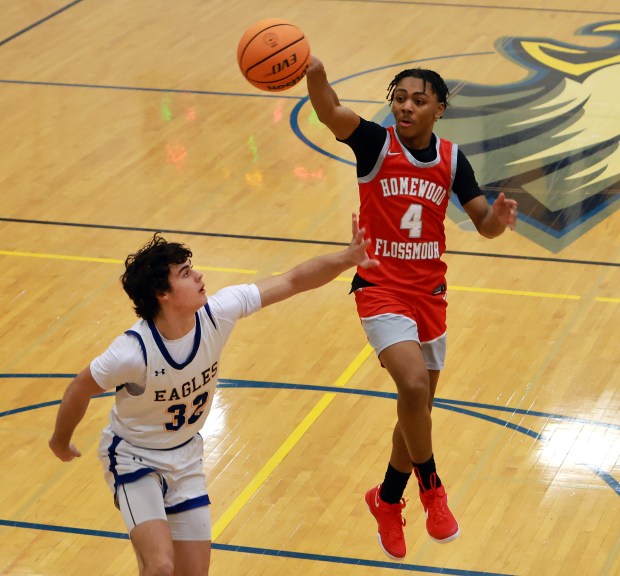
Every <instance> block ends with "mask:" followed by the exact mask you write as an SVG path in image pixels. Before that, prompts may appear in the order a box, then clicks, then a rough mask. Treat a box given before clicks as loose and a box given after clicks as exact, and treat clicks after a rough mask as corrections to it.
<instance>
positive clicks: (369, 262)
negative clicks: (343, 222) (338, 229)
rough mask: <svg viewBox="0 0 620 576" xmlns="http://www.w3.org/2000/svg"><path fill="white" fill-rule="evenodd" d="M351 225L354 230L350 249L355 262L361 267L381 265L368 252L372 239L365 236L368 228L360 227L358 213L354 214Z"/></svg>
mask: <svg viewBox="0 0 620 576" xmlns="http://www.w3.org/2000/svg"><path fill="white" fill-rule="evenodd" d="M351 226H352V230H353V239H352V240H351V244H350V246H349V251H350V252H351V255H352V257H353V260H354V262H355V263H356V264H357V265H358V266H360V267H361V268H374V267H375V266H379V260H375V259H374V258H370V257H369V256H368V254H367V253H366V248H368V246H369V245H370V239H369V238H366V239H365V238H364V234H365V233H366V230H365V229H364V228H360V227H359V222H358V220H357V214H355V213H354V214H352V221H351Z"/></svg>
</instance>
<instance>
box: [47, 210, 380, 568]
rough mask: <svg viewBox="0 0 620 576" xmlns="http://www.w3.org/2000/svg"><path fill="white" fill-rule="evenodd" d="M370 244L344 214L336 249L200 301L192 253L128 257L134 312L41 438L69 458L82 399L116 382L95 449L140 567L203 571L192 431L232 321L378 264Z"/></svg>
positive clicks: (200, 489)
mask: <svg viewBox="0 0 620 576" xmlns="http://www.w3.org/2000/svg"><path fill="white" fill-rule="evenodd" d="M369 243H370V240H365V239H364V230H363V229H361V230H360V229H359V226H358V223H357V217H356V216H355V215H353V239H352V241H351V244H350V245H349V246H348V247H347V248H346V249H344V250H341V251H339V252H335V253H332V254H327V255H324V256H319V257H317V258H314V259H311V260H307V261H306V262H303V263H302V264H300V265H298V266H296V267H295V268H293V269H291V270H289V271H288V272H286V273H284V274H279V275H276V276H270V277H268V278H264V279H262V280H258V281H257V282H255V283H254V284H250V285H239V286H230V287H228V288H224V289H222V290H220V291H219V292H217V293H216V294H215V295H213V296H210V297H209V298H207V294H206V291H205V284H204V282H203V280H202V273H200V272H198V271H196V270H194V269H193V267H192V261H191V257H192V252H191V251H190V250H189V248H187V247H186V246H184V245H182V244H178V243H174V242H167V241H166V240H165V239H164V238H162V237H161V236H159V235H157V234H156V235H155V236H154V237H153V239H152V240H151V241H150V242H149V243H148V244H147V245H146V246H144V247H143V248H142V249H141V250H139V251H138V252H137V253H135V254H132V255H130V256H129V257H128V258H127V260H126V261H125V273H124V274H123V276H122V283H123V288H124V289H125V291H126V292H127V294H128V295H129V297H130V298H131V300H132V301H133V304H134V309H135V311H136V314H137V315H138V316H139V317H140V320H138V321H137V322H136V323H135V324H134V325H133V326H132V328H131V329H130V330H128V331H127V332H125V333H124V334H123V335H121V336H119V337H118V338H117V339H116V340H114V342H113V343H112V344H111V345H110V347H109V348H108V349H107V350H106V351H105V352H104V353H103V354H102V355H101V356H99V357H97V358H95V359H94V360H93V361H92V362H91V364H90V365H89V366H88V367H86V368H85V369H84V370H82V371H81V372H80V373H79V374H78V375H77V376H76V378H75V379H74V380H73V381H72V382H71V383H70V384H69V386H68V387H67V390H66V391H65V394H64V397H63V399H62V402H61V404H60V407H59V409H58V415H57V418H56V425H55V428H54V432H53V435H52V437H51V439H50V441H49V445H50V448H51V450H52V451H53V452H54V454H55V455H56V456H57V457H58V458H59V459H60V460H62V461H64V462H68V461H70V460H73V458H75V457H78V456H80V455H81V454H80V452H79V450H78V449H77V448H76V447H75V445H74V444H72V443H71V438H72V436H73V433H74V431H75V428H76V426H77V425H78V424H79V422H80V421H81V420H82V418H83V417H84V414H85V412H86V409H87V407H88V404H89V402H90V399H91V398H92V397H93V396H95V395H97V394H101V393H103V392H104V391H107V390H115V391H116V399H115V404H114V406H113V408H112V410H111V412H110V420H109V424H108V426H107V427H106V428H105V429H104V431H103V434H102V437H101V443H100V447H99V457H100V459H101V461H102V463H103V466H104V473H105V477H106V481H107V482H108V485H109V486H110V489H111V490H112V492H113V493H114V501H115V504H116V506H117V507H118V508H119V509H120V511H121V514H122V516H123V519H124V521H125V524H126V526H127V530H128V531H129V534H130V537H131V541H132V544H133V546H134V550H135V553H136V557H137V560H138V566H139V570H140V574H141V576H155V575H157V576H173V575H174V576H206V575H207V574H208V572H209V563H210V556H211V516H210V511H209V504H210V500H209V495H208V493H207V490H206V481H205V476H204V471H203V468H202V455H203V443H202V438H201V436H200V434H199V431H200V429H201V428H202V426H203V425H204V422H205V420H206V418H207V415H208V413H209V409H210V408H211V404H212V402H213V395H214V393H215V388H216V384H217V379H218V376H219V372H220V368H219V361H220V356H221V353H222V349H223V347H224V345H225V343H226V341H227V339H228V337H229V336H230V333H231V332H232V329H233V328H234V326H235V323H236V322H237V320H239V319H241V318H244V317H246V316H249V315H250V314H252V313H254V312H256V311H258V310H260V309H261V308H264V307H265V306H269V305H270V304H274V303H276V302H280V301H281V300H284V299H286V298H290V297H291V296H294V295H295V294H298V293H299V292H303V291H305V290H310V289H313V288H318V287H319V286H322V285H324V284H326V283H327V282H329V281H331V280H333V279H334V278H335V277H336V276H338V275H339V274H340V273H342V272H344V271H345V270H346V269H348V268H350V267H352V266H355V265H357V266H359V267H362V268H372V267H374V266H377V265H378V261H377V260H374V259H370V258H369V257H368V256H367V255H366V248H367V247H368V245H369Z"/></svg>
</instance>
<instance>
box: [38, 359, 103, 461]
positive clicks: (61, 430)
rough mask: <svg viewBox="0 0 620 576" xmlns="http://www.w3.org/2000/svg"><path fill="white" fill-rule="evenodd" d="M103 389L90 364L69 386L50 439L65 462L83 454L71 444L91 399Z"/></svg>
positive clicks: (52, 448)
mask: <svg viewBox="0 0 620 576" xmlns="http://www.w3.org/2000/svg"><path fill="white" fill-rule="evenodd" d="M103 392H104V390H102V389H101V388H100V387H99V385H98V384H97V383H96V382H95V380H94V378H93V377H92V374H91V373H90V366H89V367H86V368H84V370H82V371H81V372H80V373H79V374H78V375H77V376H76V377H75V378H74V379H73V381H72V382H71V383H70V384H69V386H67V389H66V390H65V394H64V396H63V398H62V402H61V403H60V407H59V408H58V414H57V415H56V426H55V427H54V432H53V434H52V437H51V438H50V440H49V447H50V448H51V450H52V452H53V453H54V454H56V456H57V457H58V458H59V459H60V460H62V461H63V462H69V461H70V460H73V459H74V458H76V457H79V456H81V455H82V454H81V453H80V451H79V450H78V449H77V448H76V447H75V445H73V444H71V437H72V436H73V432H74V431H75V428H76V426H77V425H78V424H79V423H80V422H81V421H82V418H84V414H85V413H86V409H87V408H88V404H89V402H90V399H91V398H92V397H93V396H96V395H97V394H102V393H103Z"/></svg>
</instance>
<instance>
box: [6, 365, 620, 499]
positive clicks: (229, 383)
mask: <svg viewBox="0 0 620 576" xmlns="http://www.w3.org/2000/svg"><path fill="white" fill-rule="evenodd" d="M40 377H45V378H73V377H75V374H47V375H41V374H0V380H1V379H12V378H40ZM218 388H259V389H280V390H308V391H313V392H332V393H336V394H354V395H357V396H367V397H373V398H386V399H389V400H396V398H397V394H396V393H395V392H381V391H379V390H360V389H358V388H340V387H333V386H319V385H315V384H290V383H285V382H260V381H255V380H232V379H226V378H221V379H220V380H219V382H218ZM109 396H114V392H104V393H103V394H98V395H97V396H94V398H104V397H109ZM58 404H60V400H51V401H49V402H42V403H39V404H32V405H29V406H22V407H21V408H13V409H11V410H6V411H4V412H0V418H3V417H5V416H11V415H14V414H20V413H22V412H28V411H30V410H37V409H39V408H47V407H49V406H55V405H58ZM433 405H434V406H435V407H436V408H440V409H444V410H449V411H451V412H457V413H459V414H463V415H465V416H471V417H473V418H478V419H480V420H484V421H486V422H490V423H492V424H497V425H498V426H501V427H502V428H508V429H510V430H514V431H515V432H519V433H520V434H524V435H526V436H529V437H530V438H533V439H534V440H539V441H541V442H545V441H546V438H545V437H543V436H542V435H541V433H540V432H536V431H535V430H531V429H530V428H526V427H525V426H521V425H519V424H514V423H512V422H508V421H507V420H504V419H502V418H497V417H496V416H491V415H489V414H485V413H483V412H478V411H476V410H471V409H469V408H478V409H481V410H497V411H499V412H509V413H511V414H520V415H524V416H532V417H536V418H548V419H553V420H560V421H564V422H576V423H580V424H587V425H590V426H598V427H602V428H609V429H614V430H618V429H620V426H619V425H618V424H613V423H609V422H598V421H596V420H586V419H584V418H574V417H572V416H563V415H561V414H553V413H551V412H539V411H535V410H528V409H523V408H510V407H508V406H497V405H494V404H483V403H478V402H469V401H466V400H451V399H449V398H439V397H437V398H435V402H434V404H433ZM465 406H467V407H468V408H464V407H465ZM588 468H590V470H592V471H593V472H594V473H595V474H596V475H597V476H598V477H599V478H600V479H601V480H602V481H603V482H605V483H606V484H607V485H608V486H609V487H610V488H611V489H612V490H613V491H614V492H615V493H616V494H617V495H618V496H620V482H618V481H617V480H616V479H615V478H614V477H613V476H612V475H611V474H609V473H607V472H605V471H604V470H601V469H600V468H597V467H593V466H588Z"/></svg>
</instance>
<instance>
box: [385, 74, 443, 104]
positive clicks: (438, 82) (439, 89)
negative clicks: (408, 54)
mask: <svg viewBox="0 0 620 576" xmlns="http://www.w3.org/2000/svg"><path fill="white" fill-rule="evenodd" d="M409 76H411V77H412V78H419V79H420V80H422V81H423V82H424V89H426V83H427V82H428V83H429V84H430V85H431V88H432V89H433V91H434V92H435V94H437V99H438V100H439V102H442V103H443V104H444V105H445V106H446V107H447V106H448V96H449V95H450V90H448V87H447V86H446V83H445V82H444V80H443V78H442V77H441V76H440V75H439V74H437V72H435V71H434V70H428V69H426V68H409V69H407V70H403V71H401V72H399V73H398V74H396V76H394V79H393V80H392V81H391V82H390V85H389V86H388V89H387V96H386V98H385V99H386V100H388V101H389V103H390V104H392V102H393V101H394V89H395V88H396V86H397V85H398V83H399V82H400V81H401V80H402V79H403V78H407V77H409Z"/></svg>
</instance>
